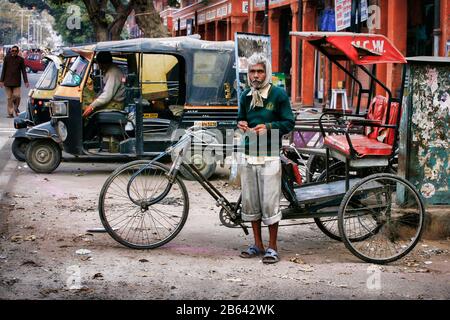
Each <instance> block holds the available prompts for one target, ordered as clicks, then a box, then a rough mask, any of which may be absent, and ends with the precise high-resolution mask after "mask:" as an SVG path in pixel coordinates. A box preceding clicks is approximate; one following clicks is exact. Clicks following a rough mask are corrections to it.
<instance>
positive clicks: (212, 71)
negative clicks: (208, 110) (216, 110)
mask: <svg viewBox="0 0 450 320" xmlns="http://www.w3.org/2000/svg"><path fill="white" fill-rule="evenodd" d="M231 71H233V74H232V76H233V77H234V78H235V77H236V76H235V75H234V73H235V72H234V70H230V54H229V53H227V52H210V51H206V50H201V51H200V50H199V51H196V52H195V53H194V63H193V70H192V85H193V87H192V88H191V89H190V92H189V101H190V103H199V104H203V103H205V102H206V103H208V104H221V103H224V102H225V101H226V100H225V93H224V83H225V82H229V83H230V84H232V81H231V80H230V79H228V77H229V75H230V72H231ZM233 92H234V91H233ZM234 96H235V93H234ZM232 99H233V98H232Z"/></svg>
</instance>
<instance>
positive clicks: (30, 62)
mask: <svg viewBox="0 0 450 320" xmlns="http://www.w3.org/2000/svg"><path fill="white" fill-rule="evenodd" d="M45 66H46V62H45V61H44V59H42V54H41V53H29V54H28V55H27V56H26V58H25V69H26V71H27V72H28V73H30V72H34V73H36V72H38V71H44V70H45Z"/></svg>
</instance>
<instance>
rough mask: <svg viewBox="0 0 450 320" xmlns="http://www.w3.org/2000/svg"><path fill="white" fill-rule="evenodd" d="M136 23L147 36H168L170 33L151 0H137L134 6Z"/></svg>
mask: <svg viewBox="0 0 450 320" xmlns="http://www.w3.org/2000/svg"><path fill="white" fill-rule="evenodd" d="M133 9H134V12H135V14H136V23H137V24H138V26H139V29H141V31H142V32H143V33H144V37H145V38H159V37H167V36H168V35H169V34H168V32H167V30H166V28H165V27H164V26H163V24H162V22H161V17H160V16H159V14H158V13H157V12H156V10H155V7H154V6H153V1H151V0H136V1H135V3H134V6H133Z"/></svg>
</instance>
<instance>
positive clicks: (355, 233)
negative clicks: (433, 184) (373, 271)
mask: <svg viewBox="0 0 450 320" xmlns="http://www.w3.org/2000/svg"><path fill="white" fill-rule="evenodd" d="M424 220H425V209H424V205H423V202H422V199H421V196H420V195H419V193H418V192H417V190H416V189H415V188H414V186H413V185H412V184H411V183H410V182H409V181H407V180H405V179H403V178H401V177H398V176H396V175H393V174H388V173H381V174H373V175H370V176H368V177H366V178H364V179H362V180H361V181H359V182H357V183H356V184H355V185H354V186H353V187H352V188H351V189H350V190H349V191H348V192H347V193H346V195H345V196H344V198H343V200H342V202H341V205H340V208H339V222H338V223H339V232H340V234H341V238H342V241H343V242H344V244H345V246H346V247H347V249H349V250H350V252H352V253H353V254H354V255H355V256H357V257H358V258H360V259H362V260H364V261H366V262H370V263H377V264H385V263H389V262H392V261H395V260H398V259H400V258H402V257H403V256H405V255H406V254H407V253H408V252H410V251H411V250H412V249H413V248H414V247H415V245H416V244H417V242H418V241H419V239H420V236H421V234H422V231H423V225H424ZM355 221H358V223H355ZM355 238H356V239H358V241H355V240H353V239H355Z"/></svg>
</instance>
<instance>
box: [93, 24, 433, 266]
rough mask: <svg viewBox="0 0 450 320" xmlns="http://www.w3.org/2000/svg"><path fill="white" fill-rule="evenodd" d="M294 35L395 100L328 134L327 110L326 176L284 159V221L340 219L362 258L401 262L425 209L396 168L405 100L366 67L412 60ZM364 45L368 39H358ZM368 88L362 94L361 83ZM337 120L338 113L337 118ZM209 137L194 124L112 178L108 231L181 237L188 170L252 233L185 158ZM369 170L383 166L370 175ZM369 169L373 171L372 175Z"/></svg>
mask: <svg viewBox="0 0 450 320" xmlns="http://www.w3.org/2000/svg"><path fill="white" fill-rule="evenodd" d="M291 34H292V35H293V36H298V37H302V38H303V39H304V40H306V41H309V43H311V44H313V45H314V46H315V47H316V48H317V49H318V50H320V51H321V52H323V53H324V54H325V55H330V54H333V56H338V58H337V59H334V61H333V62H334V63H336V64H338V65H339V64H340V63H339V60H351V61H353V62H354V63H355V64H356V65H357V66H358V68H360V69H361V70H362V71H363V72H365V73H366V74H367V75H368V76H369V77H370V78H371V79H372V80H373V81H375V82H377V83H378V84H379V85H380V86H382V87H383V88H384V89H385V90H386V92H387V94H388V98H387V103H386V104H384V106H385V108H384V109H383V110H381V111H382V113H383V117H381V120H380V119H374V117H373V116H374V115H373V112H372V114H371V113H370V112H369V114H368V115H367V116H360V115H358V114H350V115H346V114H340V115H339V117H340V118H341V120H340V122H339V123H340V124H341V125H335V126H334V127H332V128H329V130H328V131H329V132H328V134H327V133H326V132H325V130H324V124H323V121H322V120H323V118H324V117H325V116H326V114H327V113H326V112H325V113H324V114H323V115H322V117H321V119H320V121H319V124H320V129H321V132H322V134H323V137H324V145H325V147H326V170H325V172H324V179H323V181H319V182H313V183H304V184H302V183H301V181H299V180H298V179H295V176H294V175H290V174H289V172H288V171H289V170H287V168H289V165H288V162H289V161H285V163H284V165H283V175H282V191H283V195H284V196H285V198H286V200H287V201H288V205H286V206H285V207H284V208H283V209H282V215H283V219H311V218H314V219H322V220H321V221H326V219H330V220H331V221H337V224H338V228H337V231H336V230H331V229H329V228H327V226H326V225H325V224H323V228H321V229H322V231H324V230H325V231H327V232H325V233H326V234H327V235H329V236H331V237H332V238H334V239H336V240H341V241H342V242H344V244H345V246H346V247H347V248H348V249H349V250H350V251H351V252H352V253H353V254H354V255H355V256H357V257H358V258H360V259H362V260H364V261H366V262H370V263H378V264H384V263H389V262H392V261H395V260H397V259H400V258H401V257H403V256H405V255H406V254H407V253H408V252H410V251H411V250H412V249H413V248H414V247H415V245H416V244H417V242H418V241H419V239H420V236H421V233H422V230H423V226H424V218H425V209H424V204H423V202H422V199H421V196H420V194H419V193H418V192H417V190H416V189H415V188H414V186H413V185H412V184H411V183H410V182H408V181H407V180H405V179H403V178H401V177H399V176H397V175H394V174H392V173H390V172H389V168H390V167H391V166H392V161H391V159H392V157H393V156H394V154H395V150H396V147H397V136H398V128H399V124H400V119H401V112H400V106H401V105H400V103H399V102H400V99H394V98H393V97H392V94H391V91H390V90H389V89H388V88H387V87H386V86H385V85H384V84H382V83H381V82H380V81H379V80H378V79H376V78H375V76H374V74H372V73H371V72H370V71H369V70H368V69H367V68H365V67H364V65H365V63H369V62H370V63H374V61H375V63H376V61H377V59H378V61H383V62H395V63H406V60H405V59H404V57H403V56H402V55H401V54H400V52H398V50H396V49H395V48H394V47H393V46H392V44H391V43H390V42H389V40H388V39H386V38H385V37H384V36H381V35H364V34H350V33H307V32H305V33H297V32H293V33H291ZM362 40H364V41H367V42H358V41H362ZM371 41H376V43H377V44H379V45H378V46H377V48H381V49H382V51H384V52H380V51H374V50H371V49H369V48H368V42H371ZM379 41H381V44H380V42H379ZM386 52H388V54H387V55H386ZM380 57H381V58H380ZM404 81H405V78H403V82H404ZM360 89H362V90H364V89H363V88H362V87H361V88H360ZM360 92H361V91H360ZM402 95H403V94H401V95H400V96H402ZM378 111H380V110H378ZM330 114H331V115H333V116H338V115H337V114H336V113H335V112H331V113H330ZM355 127H361V128H362V131H361V132H360V133H351V132H352V131H351V130H350V129H351V128H355ZM205 132H207V130H205V129H204V128H201V127H200V128H199V127H195V126H194V127H191V128H189V129H188V130H186V132H185V134H184V135H183V137H182V138H181V139H180V140H178V142H177V143H176V144H174V145H173V146H171V147H169V148H168V149H167V150H166V152H165V153H162V154H161V155H160V156H158V157H157V158H155V159H153V160H152V161H143V160H141V161H134V162H130V163H128V164H125V165H123V166H121V167H119V168H118V169H116V170H115V171H114V172H113V173H112V174H111V176H110V177H109V178H108V179H107V180H106V182H105V184H104V185H103V188H102V190H101V193H100V197H99V213H100V219H101V221H102V224H103V226H104V227H105V229H106V231H107V232H108V233H109V234H110V235H111V236H112V238H114V239H115V240H116V241H118V242H119V243H121V244H123V245H125V246H128V247H130V248H135V249H152V248H156V247H159V246H161V245H164V244H165V243H167V242H169V241H170V240H172V239H173V238H174V237H175V236H176V235H177V234H178V233H179V232H180V230H181V229H182V227H183V225H184V223H185V222H186V219H187V216H188V212H189V196H188V193H187V190H186V187H185V185H184V183H183V180H182V179H181V178H180V176H179V174H178V173H179V171H180V168H183V169H184V170H186V171H188V172H190V173H191V175H192V176H193V177H194V178H195V180H197V181H198V182H199V183H200V184H201V185H202V186H203V187H204V188H205V190H206V191H207V192H208V193H209V194H210V195H211V196H212V197H213V198H214V200H215V201H216V203H217V205H218V206H220V207H221V208H222V209H221V211H220V219H221V221H222V223H223V224H224V225H225V226H228V227H239V226H240V227H242V228H243V230H244V232H245V233H248V231H247V226H246V225H245V223H244V222H243V221H242V220H241V216H240V199H238V200H237V201H236V202H231V201H229V200H228V199H226V197H224V196H223V195H222V194H221V193H220V192H219V190H217V188H215V187H214V186H213V185H212V184H211V182H209V181H207V179H205V177H203V175H202V174H201V173H200V172H199V170H198V169H197V168H196V167H195V166H194V165H193V164H191V163H187V162H186V161H185V159H184V155H185V153H186V152H187V150H188V149H189V148H190V147H191V141H192V139H193V138H194V140H195V137H196V136H197V135H204V134H205ZM353 132H354V131H353ZM350 133H351V134H350ZM380 136H383V137H384V140H383V141H382V142H381V141H379V140H378V139H379V138H380ZM234 147H235V146H234ZM290 148H292V147H288V148H285V150H287V149H290ZM166 154H172V155H174V160H173V163H172V165H171V166H170V167H168V166H166V165H164V164H161V163H159V162H157V160H158V159H159V158H160V157H162V156H164V155H166ZM330 157H332V158H336V159H338V160H339V161H341V162H339V164H340V166H341V164H342V163H343V164H344V169H345V177H344V178H343V179H340V178H336V177H335V176H334V175H333V174H332V173H333V166H335V165H334V164H333V165H332V166H329V164H328V159H329V158H330ZM282 159H283V157H282ZM282 162H283V161H282ZM364 168H369V169H374V168H375V169H377V170H375V171H374V170H371V171H364V170H363V169H364ZM353 170H356V173H355V172H353ZM360 170H362V171H360ZM352 172H353V173H352ZM358 172H365V173H363V174H359V173H358ZM367 172H371V174H369V175H367V174H368V173H367ZM373 172H375V173H373Z"/></svg>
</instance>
